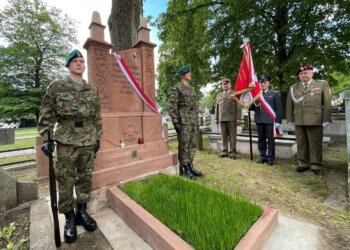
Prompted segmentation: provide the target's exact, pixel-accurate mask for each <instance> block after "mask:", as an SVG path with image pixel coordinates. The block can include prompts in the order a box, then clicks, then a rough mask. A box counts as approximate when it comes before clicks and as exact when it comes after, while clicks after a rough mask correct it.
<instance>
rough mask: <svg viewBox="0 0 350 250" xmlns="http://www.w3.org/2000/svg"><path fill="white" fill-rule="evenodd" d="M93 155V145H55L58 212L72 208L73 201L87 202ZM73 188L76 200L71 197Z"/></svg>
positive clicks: (66, 211)
mask: <svg viewBox="0 0 350 250" xmlns="http://www.w3.org/2000/svg"><path fill="white" fill-rule="evenodd" d="M94 156H95V154H94V146H85V147H76V146H72V145H62V144H59V143H58V144H57V145H56V150H55V162H54V168H55V174H56V180H57V182H58V195H59V198H58V206H59V207H58V209H59V212H60V213H68V212H69V211H71V210H73V209H74V208H75V205H76V204H75V203H87V202H88V201H89V200H90V192H91V178H92V170H93V168H94ZM74 188H75V193H76V197H77V198H76V201H75V200H74V197H73V190H74Z"/></svg>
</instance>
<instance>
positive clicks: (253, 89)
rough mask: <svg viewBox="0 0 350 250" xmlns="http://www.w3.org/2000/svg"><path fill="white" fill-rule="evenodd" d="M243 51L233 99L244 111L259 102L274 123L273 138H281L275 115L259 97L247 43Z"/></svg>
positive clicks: (261, 97)
mask: <svg viewBox="0 0 350 250" xmlns="http://www.w3.org/2000/svg"><path fill="white" fill-rule="evenodd" d="M241 48H242V50H243V58H242V62H241V66H240V68H239V72H238V76H237V80H236V85H235V89H234V96H233V97H234V98H235V99H236V100H237V101H238V102H239V103H240V104H241V105H242V106H243V107H245V108H246V109H249V107H250V105H252V104H253V103H254V102H255V101H256V100H259V103H260V105H261V106H262V107H263V108H264V110H265V111H266V112H267V113H268V115H269V116H270V117H271V118H272V120H273V121H274V136H275V137H278V136H282V135H283V131H282V129H281V127H280V126H276V113H275V111H274V110H273V109H272V108H271V106H270V104H269V103H268V102H267V101H266V100H265V98H264V96H263V95H261V90H260V86H259V82H258V78H257V77H256V74H255V70H254V64H253V57H252V51H251V49H252V46H251V45H250V43H249V42H246V43H245V44H243V45H242V46H241Z"/></svg>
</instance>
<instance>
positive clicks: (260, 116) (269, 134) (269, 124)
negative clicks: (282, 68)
mask: <svg viewBox="0 0 350 250" xmlns="http://www.w3.org/2000/svg"><path fill="white" fill-rule="evenodd" d="M270 81H271V78H270V76H268V75H261V76H260V77H259V84H260V89H261V93H262V98H263V99H265V101H266V102H267V103H268V104H269V105H270V106H271V108H272V109H273V111H274V112H275V114H276V121H274V120H273V119H272V118H271V116H269V114H268V113H267V112H266V111H265V109H264V108H263V107H262V106H261V104H260V103H259V102H258V101H256V102H255V103H254V105H253V106H252V107H253V109H255V123H256V127H257V130H258V149H259V153H260V157H259V159H258V160H257V163H261V164H263V163H265V162H266V163H267V164H269V165H271V166H272V165H273V164H274V162H275V138H274V136H273V134H274V122H275V126H276V127H278V126H280V125H281V123H282V102H281V97H280V95H279V93H278V92H276V91H274V90H271V89H269V88H270ZM266 139H267V143H266Z"/></svg>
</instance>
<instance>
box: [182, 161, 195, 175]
mask: <svg viewBox="0 0 350 250" xmlns="http://www.w3.org/2000/svg"><path fill="white" fill-rule="evenodd" d="M189 165H190V164H184V165H183V169H184V174H185V176H187V177H189V178H194V177H195V175H194V173H193V172H192V171H191V168H190V166H189Z"/></svg>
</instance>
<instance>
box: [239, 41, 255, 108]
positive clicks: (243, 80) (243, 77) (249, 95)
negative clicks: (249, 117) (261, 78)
mask: <svg viewBox="0 0 350 250" xmlns="http://www.w3.org/2000/svg"><path fill="white" fill-rule="evenodd" d="M241 48H242V49H243V58H242V62H241V66H240V68H239V72H238V76H237V80H236V85H235V89H234V96H233V97H234V98H235V99H236V100H237V101H238V102H239V103H240V104H241V105H242V106H243V107H245V108H246V109H249V107H250V105H252V104H253V102H254V101H256V100H257V99H258V98H259V96H260V86H259V82H258V78H257V77H256V74H255V71H254V65H253V58H252V53H251V49H252V46H251V45H250V43H249V42H247V43H245V44H243V45H242V46H241Z"/></svg>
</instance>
